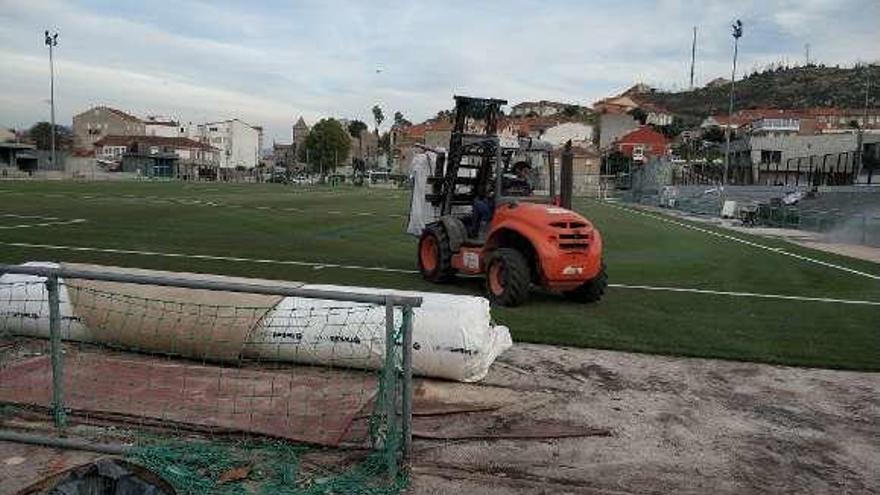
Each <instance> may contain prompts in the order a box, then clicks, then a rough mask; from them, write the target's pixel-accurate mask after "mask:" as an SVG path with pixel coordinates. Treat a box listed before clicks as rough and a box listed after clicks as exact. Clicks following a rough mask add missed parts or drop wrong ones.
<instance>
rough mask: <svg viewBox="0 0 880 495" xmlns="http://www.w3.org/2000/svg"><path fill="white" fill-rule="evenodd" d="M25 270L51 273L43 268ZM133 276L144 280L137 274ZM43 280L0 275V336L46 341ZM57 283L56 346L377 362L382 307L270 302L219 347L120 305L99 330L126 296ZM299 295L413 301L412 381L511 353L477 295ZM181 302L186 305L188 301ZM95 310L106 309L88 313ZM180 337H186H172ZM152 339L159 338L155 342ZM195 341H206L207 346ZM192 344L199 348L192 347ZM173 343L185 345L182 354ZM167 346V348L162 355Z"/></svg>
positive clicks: (456, 374)
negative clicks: (151, 323) (147, 327)
mask: <svg viewBox="0 0 880 495" xmlns="http://www.w3.org/2000/svg"><path fill="white" fill-rule="evenodd" d="M27 265H28V266H58V265H56V264H53V263H27ZM113 270H115V271H120V270H123V269H118V268H114V269H113ZM138 272H139V273H144V272H147V273H149V271H145V270H138ZM154 273H158V272H154ZM166 273H167V272H166ZM199 277H204V276H199ZM210 278H213V279H217V280H222V279H224V277H210ZM239 280H240V279H239ZM45 281H46V279H45V277H39V276H33V275H17V274H5V275H2V276H0V333H3V332H9V333H11V334H13V335H21V336H29V337H42V338H48V337H49V303H48V292H47V290H46V287H45ZM60 282H61V283H60V284H59V288H60V290H59V299H60V303H61V304H60V316H61V332H62V338H63V339H65V340H75V341H82V342H91V343H98V344H112V345H114V346H117V347H123V348H130V349H133V350H147V351H150V352H160V353H161V352H167V353H174V354H181V355H183V356H186V357H197V358H200V359H210V360H217V361H234V360H235V359H238V358H239V357H246V358H252V359H258V360H276V361H283V362H293V363H307V364H318V365H327V366H344V367H357V368H367V369H378V368H380V367H382V365H383V363H384V359H385V334H386V324H385V322H386V315H385V311H386V310H385V307H384V306H377V305H375V304H366V303H357V302H348V301H340V300H330V299H308V298H301V297H281V296H277V299H274V300H271V302H270V303H269V305H267V306H266V310H265V313H264V314H263V315H262V316H261V317H258V318H255V319H254V320H252V321H249V320H247V319H240V320H236V321H235V322H232V321H229V322H224V325H222V326H223V327H224V331H225V332H226V334H225V335H224V337H223V339H218V338H217V337H218V336H217V335H215V334H216V331H217V328H216V325H210V324H208V322H201V323H204V324H206V325H208V328H203V329H199V328H189V327H192V326H193V325H188V324H187V322H183V321H181V320H180V317H179V316H178V317H175V318H165V325H173V324H176V325H177V327H181V326H182V327H187V328H184V329H183V330H181V328H175V327H172V326H167V327H166V326H164V325H157V326H156V327H155V328H152V327H151V331H150V332H145V331H144V328H143V322H144V321H145V318H144V316H145V315H148V314H149V312H150V311H152V310H153V309H151V308H150V307H149V306H144V307H143V308H141V307H140V306H130V307H126V308H124V309H125V311H124V313H125V315H126V316H127V318H125V319H119V320H116V321H113V328H104V327H107V326H108V325H110V321H112V320H107V316H108V315H110V316H111V317H112V315H115V314H120V313H123V311H120V308H113V307H111V306H112V305H113V304H118V301H119V300H128V299H129V298H130V297H128V296H127V297H124V298H119V297H90V298H89V299H87V301H88V304H84V301H86V299H85V297H86V296H85V295H84V294H74V295H75V296H77V297H74V298H71V294H70V292H71V291H73V290H75V289H72V288H71V287H75V286H76V285H77V284H81V283H82V281H79V280H70V281H68V282H69V283H67V284H65V283H64V281H63V280H60ZM261 282H264V281H261ZM114 284H115V285H114ZM124 285H128V284H117V283H115V282H92V283H91V285H90V287H91V289H89V291H90V292H97V293H101V292H103V291H106V292H107V293H115V291H118V290H119V289H120V287H121V286H124ZM129 288H130V289H133V290H134V291H136V293H137V294H138V295H142V296H149V294H150V293H151V292H152V291H159V290H161V291H162V293H163V297H164V298H165V299H167V298H168V295H169V291H168V290H167V288H163V287H159V286H151V285H141V286H135V287H129ZM303 288H304V289H313V290H327V291H342V292H354V293H362V294H380V295H386V294H387V295H407V296H420V297H422V299H423V302H422V305H421V307H419V308H414V310H413V327H412V328H413V353H412V363H413V372H414V373H415V374H417V375H421V376H431V377H437V378H446V379H450V380H458V381H463V382H473V381H478V380H480V379H482V378H483V377H484V376H485V375H486V373H487V372H488V370H489V366H491V364H492V363H493V362H494V361H495V358H496V357H498V355H500V354H501V353H502V352H504V351H505V350H507V349H508V348H509V347H510V346H511V345H512V341H511V338H510V332H509V331H508V329H507V328H506V327H504V326H496V325H493V324H492V321H491V317H490V312H489V303H488V301H487V300H486V299H484V298H482V297H475V296H461V295H453V294H438V293H430V292H409V291H395V290H390V289H374V288H366V287H347V286H333V285H306V286H303ZM175 290H176V291H179V292H178V293H177V295H176V296H174V297H177V298H180V300H181V301H180V302H181V304H195V303H194V302H193V301H196V300H198V297H195V296H196V295H199V296H200V297H204V291H201V290H195V289H175ZM187 291H190V292H187ZM214 294H215V295H216V297H217V298H221V299H223V301H222V304H224V305H229V306H230V307H233V308H234V307H237V306H240V307H252V305H251V304H250V303H237V302H236V298H237V297H245V296H242V295H241V294H235V293H228V292H216V293H214ZM172 295H173V294H172ZM190 295H191V296H193V297H188V296H190ZM270 297H271V296H270ZM172 300H173V299H172ZM78 301H79V302H78ZM218 303H220V301H218ZM102 305H106V306H107V307H106V308H102V307H95V306H102ZM138 311H144V313H145V314H144V315H139V314H137V312H138ZM402 321H403V315H402V310H401V308H399V307H396V308H395V311H394V329H395V334H396V338H398V339H399V335H400V334H399V333H398V332H399V329H400V325H401V323H402ZM236 326H238V328H236ZM129 327H130V328H129ZM182 331H184V332H186V331H189V332H191V333H189V334H183V333H180V332H182ZM158 333H165V334H166V335H165V336H163V335H157V334H158ZM204 336H213V337H214V339H215V340H216V341H212V340H211V339H209V338H204ZM224 339H225V340H224ZM199 340H203V341H204V342H201V343H200V342H199ZM175 343H176V345H175ZM182 343H185V344H186V347H185V348H184V346H182V345H181V344H182ZM169 346H170V347H172V348H166V347H169Z"/></svg>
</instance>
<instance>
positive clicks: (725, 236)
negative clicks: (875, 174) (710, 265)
mask: <svg viewBox="0 0 880 495" xmlns="http://www.w3.org/2000/svg"><path fill="white" fill-rule="evenodd" d="M606 206H608V207H609V208H616V209H618V210H623V211H626V212H628V213H632V214H636V215H642V216H645V217H648V218H653V219H655V220H660V221H661V222H666V223H669V224H672V225H677V226H679V227H684V228H686V229H691V230H695V231H697V232H702V233H704V234H708V235H712V236H715V237H720V238H722V239H727V240H730V241H734V242H739V243H742V244H745V245H747V246H751V247H755V248H758V249H763V250H766V251H770V252H773V253H777V254H781V255H784V256H789V257H791V258H795V259H798V260H801V261H807V262H809V263H815V264H817V265H822V266H825V267H828V268H834V269H835V270H841V271H844V272H847V273H852V274H853V275H859V276H862V277H867V278H870V279H873V280H880V275H875V274H873V273H868V272H863V271H860V270H855V269H853V268H849V267H846V266H842V265H836V264H834V263H829V262H827V261H822V260H817V259H815V258H810V257H808V256H803V255H800V254H795V253H790V252H788V251H786V250H785V249H783V248H778V247H771V246H766V245H764V244H758V243H757V242H752V241H748V240H746V239H742V238H740V237H735V236H732V235H728V234H722V233H720V232H715V231H712V230H709V229H704V228H702V227H697V226H696V225H690V224H687V223H684V222H679V221H676V220H672V219H669V218H664V217H662V216H660V215H655V214H653V213H646V212H643V211H639V210H635V209H632V208H628V207H624V206H618V205H606Z"/></svg>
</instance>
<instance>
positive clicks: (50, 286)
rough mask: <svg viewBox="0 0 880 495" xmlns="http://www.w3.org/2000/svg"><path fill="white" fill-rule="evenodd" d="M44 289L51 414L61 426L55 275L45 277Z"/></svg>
mask: <svg viewBox="0 0 880 495" xmlns="http://www.w3.org/2000/svg"><path fill="white" fill-rule="evenodd" d="M46 291H47V293H48V296H49V346H50V352H51V355H52V416H53V417H54V419H55V427H56V428H63V427H64V425H65V424H66V423H67V419H66V418H65V416H64V356H63V354H62V348H61V301H60V298H59V294H58V291H59V288H58V276H57V275H49V276H48V277H46Z"/></svg>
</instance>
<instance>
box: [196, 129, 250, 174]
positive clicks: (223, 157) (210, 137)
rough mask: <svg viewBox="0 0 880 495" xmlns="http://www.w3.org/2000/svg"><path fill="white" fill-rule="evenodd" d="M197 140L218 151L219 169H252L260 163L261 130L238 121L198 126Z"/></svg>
mask: <svg viewBox="0 0 880 495" xmlns="http://www.w3.org/2000/svg"><path fill="white" fill-rule="evenodd" d="M196 134H197V138H198V140H200V141H202V142H203V143H206V144H209V145H211V146H213V147H214V148H217V149H219V150H220V168H237V167H243V168H248V169H250V168H254V167H256V166H257V165H258V164H259V163H260V144H261V143H262V140H263V138H262V129H261V128H259V127H254V126H252V125H250V124H247V123H245V122H242V121H241V120H238V119H230V120H223V121H218V122H208V123H206V124H199V125H198V127H197V128H196Z"/></svg>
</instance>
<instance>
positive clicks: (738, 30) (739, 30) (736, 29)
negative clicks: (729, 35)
mask: <svg viewBox="0 0 880 495" xmlns="http://www.w3.org/2000/svg"><path fill="white" fill-rule="evenodd" d="M732 27H733V69H732V70H731V72H730V105H729V106H728V108H727V127H725V132H724V141H725V143H726V144H725V149H724V173H723V174H722V175H721V187H722V189H723V188H724V186H725V184H727V170H728V168H729V167H730V126H731V124H733V90H734V83H735V82H736V56H737V53H738V51H739V39H740V38H741V37H742V35H743V24H742V21H740V20H739V19H737V20H736V22H735V23H733V26H732ZM723 196H724V195H723V193H722V198H723Z"/></svg>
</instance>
